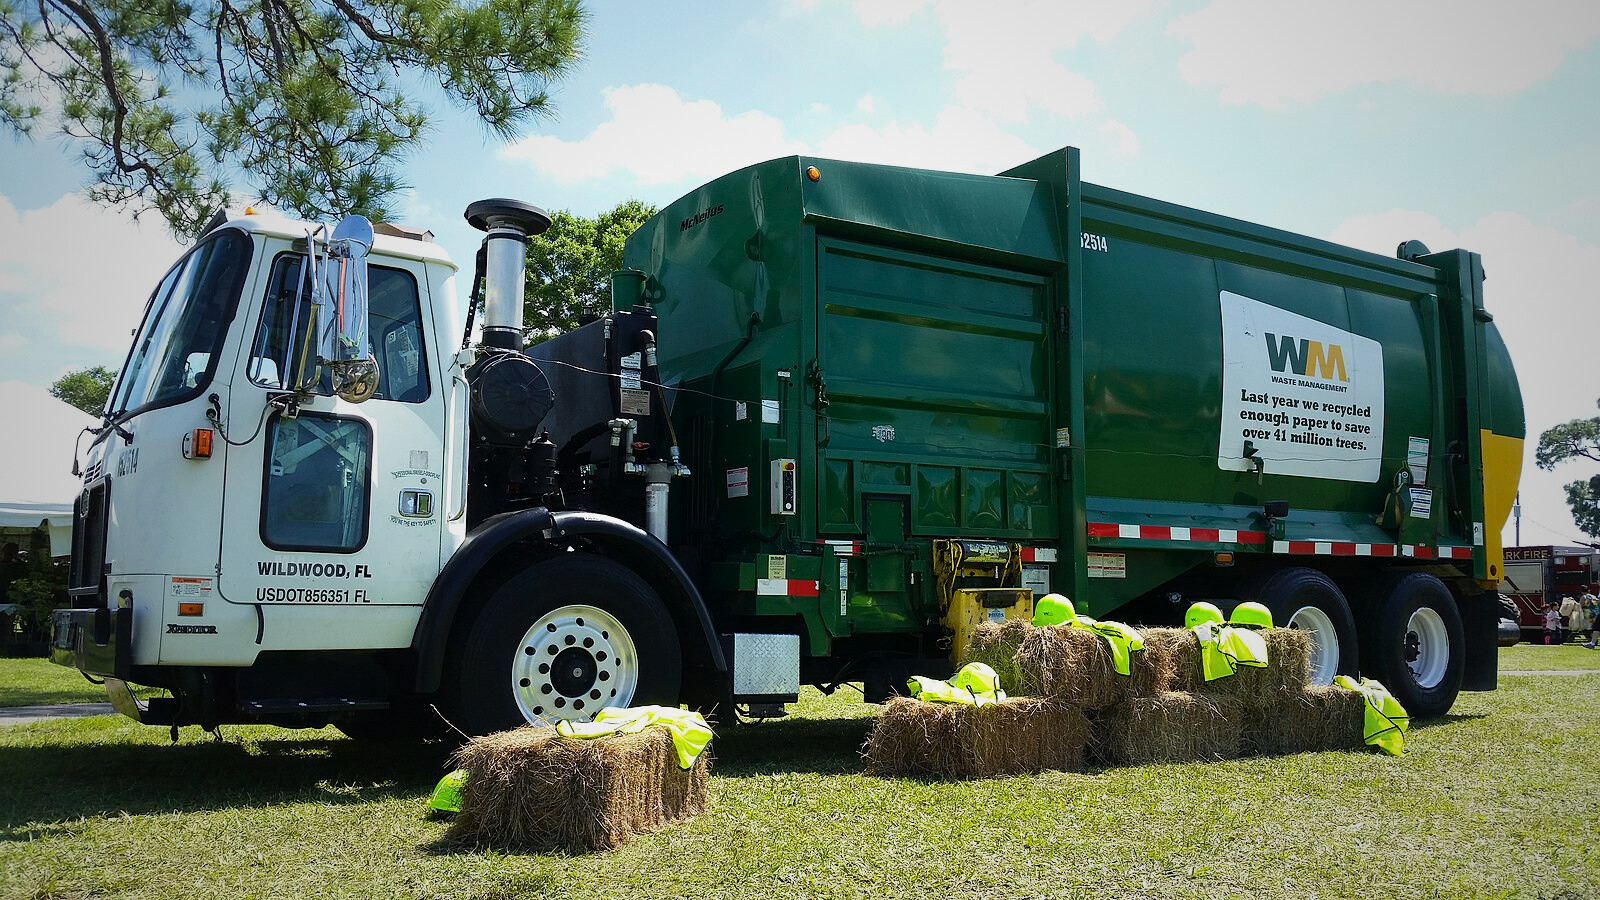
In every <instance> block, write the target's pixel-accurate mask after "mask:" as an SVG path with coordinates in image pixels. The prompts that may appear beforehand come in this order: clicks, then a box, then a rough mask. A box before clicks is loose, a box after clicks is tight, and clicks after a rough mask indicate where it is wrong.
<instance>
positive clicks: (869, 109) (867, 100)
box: [856, 94, 878, 116]
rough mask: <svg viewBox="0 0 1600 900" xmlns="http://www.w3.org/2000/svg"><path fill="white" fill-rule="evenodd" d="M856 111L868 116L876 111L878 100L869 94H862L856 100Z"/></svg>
mask: <svg viewBox="0 0 1600 900" xmlns="http://www.w3.org/2000/svg"><path fill="white" fill-rule="evenodd" d="M856 111H857V112H864V113H866V114H867V115H869V116H870V115H872V114H873V113H875V112H877V111H878V101H876V100H874V99H873V98H872V95H871V94H862V95H861V99H860V100H857V101H856Z"/></svg>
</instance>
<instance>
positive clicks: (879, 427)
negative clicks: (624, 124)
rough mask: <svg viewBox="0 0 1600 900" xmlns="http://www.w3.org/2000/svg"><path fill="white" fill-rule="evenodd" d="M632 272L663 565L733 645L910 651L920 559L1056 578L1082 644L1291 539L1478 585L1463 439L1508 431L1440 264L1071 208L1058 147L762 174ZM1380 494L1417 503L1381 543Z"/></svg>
mask: <svg viewBox="0 0 1600 900" xmlns="http://www.w3.org/2000/svg"><path fill="white" fill-rule="evenodd" d="M809 167H815V171H816V172H817V174H818V178H817V179H816V180H815V181H813V180H811V179H810V178H808V175H807V169H808V168H809ZM626 264H627V265H628V266H629V267H632V268H637V269H639V270H641V271H643V272H645V273H646V275H647V276H648V280H647V283H646V287H645V300H646V302H648V303H650V304H651V305H652V306H653V307H654V309H655V311H656V313H657V315H658V316H659V317H660V332H661V333H660V348H661V353H662V356H661V370H662V373H663V377H664V379H665V380H666V382H667V383H668V384H669V385H670V386H672V387H674V388H677V389H678V390H676V391H675V392H674V399H673V420H674V422H675V423H676V427H677V432H678V437H679V441H680V443H681V444H682V446H683V448H684V452H685V461H686V462H687V463H688V465H689V466H690V468H691V469H692V470H693V472H694V474H693V476H692V477H691V478H688V479H680V480H678V481H677V482H676V483H675V484H674V485H673V488H672V514H673V522H672V533H673V544H674V547H675V549H680V550H681V552H683V553H684V555H685V556H686V558H691V559H693V560H694V561H695V564H696V565H699V566H701V567H702V569H701V570H702V571H704V572H708V573H711V575H710V577H708V584H709V585H710V590H708V592H707V593H708V595H709V596H710V598H711V600H712V602H713V603H714V604H715V605H716V606H717V607H718V609H717V612H718V614H719V615H722V616H726V617H729V620H728V621H730V622H732V623H743V624H742V625H740V624H731V625H729V626H728V629H729V630H732V628H735V627H757V628H763V627H767V626H771V627H774V628H779V629H781V628H783V627H786V626H784V625H781V624H779V623H778V621H777V620H780V619H791V620H799V622H801V623H802V625H801V627H802V628H803V630H804V633H805V634H806V635H807V636H808V641H807V642H806V646H807V648H808V650H807V652H808V653H810V654H811V655H814V656H822V655H827V654H828V653H829V652H830V647H831V646H832V642H833V641H835V640H836V639H839V638H845V637H862V636H868V635H896V634H904V635H926V634H927V633H929V631H930V628H931V626H933V625H934V624H935V623H936V622H937V619H938V617H939V610H938V609H937V608H936V606H937V602H936V600H935V598H934V596H933V582H932V569H931V552H930V547H931V542H932V541H933V540H934V539H938V538H964V539H973V540H999V541H1007V542H1016V543H1018V544H1021V545H1023V546H1025V547H1028V548H1037V549H1040V550H1046V551H1048V550H1054V551H1055V561H1054V562H1053V563H1049V564H1048V566H1049V568H1048V572H1049V575H1048V578H1049V584H1050V586H1051V588H1052V589H1055V590H1059V591H1062V592H1064V593H1067V594H1068V595H1069V596H1071V597H1072V598H1073V599H1074V601H1075V602H1076V603H1077V605H1078V607H1079V609H1080V610H1087V611H1088V612H1090V613H1091V614H1093V615H1096V616H1105V615H1107V614H1108V613H1112V612H1114V611H1116V610H1118V609H1119V608H1121V607H1123V606H1125V605H1126V604H1129V603H1130V602H1132V601H1134V600H1136V599H1139V598H1149V597H1151V596H1155V595H1159V594H1160V593H1162V592H1163V591H1164V590H1165V589H1166V587H1167V586H1169V585H1170V584H1172V583H1173V582H1174V580H1175V579H1183V578H1193V577H1195V576H1196V573H1202V574H1203V573H1206V572H1208V571H1209V572H1220V571H1221V570H1216V569H1214V563H1215V554H1216V553H1217V552H1218V551H1232V552H1234V553H1235V554H1236V557H1237V558H1239V559H1241V560H1246V561H1248V560H1251V559H1255V558H1257V557H1261V558H1265V557H1270V556H1275V555H1281V554H1282V553H1283V552H1284V548H1285V547H1286V546H1287V545H1288V543H1291V542H1292V543H1294V544H1295V545H1296V546H1300V545H1301V542H1306V541H1312V542H1325V543H1338V542H1348V543H1350V544H1357V545H1381V546H1393V547H1400V546H1409V545H1417V546H1424V547H1429V548H1435V547H1469V548H1473V549H1472V552H1471V558H1470V559H1468V558H1464V557H1454V558H1451V559H1450V560H1449V563H1448V564H1449V565H1452V566H1454V567H1455V571H1456V572H1458V573H1459V575H1460V576H1461V577H1462V578H1477V579H1480V580H1481V579H1492V578H1495V577H1498V571H1497V568H1496V569H1495V570H1494V571H1493V572H1492V574H1491V569H1490V567H1491V566H1494V567H1497V566H1498V564H1499V547H1498V541H1497V539H1496V537H1495V536H1496V535H1497V534H1498V531H1499V528H1500V524H1501V522H1500V521H1492V517H1493V515H1494V514H1495V510H1494V509H1493V508H1492V507H1493V506H1494V504H1493V503H1490V502H1488V501H1486V496H1485V491H1484V487H1483V485H1484V480H1485V479H1484V469H1483V467H1484V460H1483V457H1482V453H1481V450H1482V448H1480V446H1479V444H1480V434H1481V433H1482V432H1491V431H1492V432H1493V433H1494V434H1495V435H1499V436H1501V437H1502V438H1505V439H1514V440H1515V441H1520V440H1521V439H1522V438H1523V437H1524V425H1523V415H1522V406H1521V400H1520V393H1519V391H1518V389H1517V384H1516V378H1515V375H1514V373H1513V370H1512V368H1511V364H1510V360H1509V358H1508V356H1507V354H1506V351H1505V347H1504V345H1503V343H1502V342H1501V340H1500V338H1499V335H1498V334H1497V333H1496V331H1495V328H1494V325H1493V323H1492V317H1491V316H1489V315H1488V313H1487V312H1486V311H1485V310H1484V309H1483V305H1482V300H1483V295H1482V280H1481V272H1482V269H1481V263H1480V262H1479V261H1478V258H1477V257H1476V256H1475V255H1473V254H1470V253H1466V252H1465V251H1451V252H1449V253H1439V254H1433V255H1431V256H1427V257H1424V258H1422V259H1421V260H1418V261H1407V260H1401V259H1390V258H1385V257H1381V256H1377V255H1374V254H1370V253H1366V252H1362V251H1358V250H1353V249H1351V248H1347V247H1342V246H1338V245H1335V244H1331V243H1327V242H1324V241H1319V240H1315V239H1312V238H1308V237H1303V236H1299V235H1294V234H1290V233H1287V232H1283V231H1279V230H1276V229H1271V228H1266V227H1262V226H1259V225H1253V224H1250V223H1246V222H1242V221H1238V220H1234V219H1229V218H1226V217H1222V216H1216V215H1212V214H1209V213H1204V212H1200V211H1197V210H1193V209H1188V208H1185V207H1181V206H1177V205H1173V204H1169V203H1164V202H1161V201H1156V200H1152V199H1149V198H1145V197H1140V196H1136V195H1133V194H1128V193H1124V192H1120V191H1115V190H1111V189H1108V188H1102V187H1098V186H1095V185H1092V184H1086V183H1083V182H1082V181H1081V180H1080V178H1079V175H1078V153H1077V151H1076V150H1074V149H1071V148H1067V149H1064V150H1062V151H1058V152H1056V153H1052V154H1049V155H1047V156H1044V157H1041V158H1040V159H1038V160H1035V161H1034V162H1031V163H1028V164H1026V165H1023V166H1020V167H1018V168H1016V169H1014V170H1011V171H1009V172H1006V173H1004V174H1002V175H996V176H980V175H962V174H952V173H946V172H932V171H924V170H916V169H906V168H897V167H892V166H880V165H868V164H859V163H849V162H841V161H835V160H827V159H816V158H808V157H787V158H783V159H777V160H772V161H769V162H765V163H761V164H759V165H755V166H751V167H749V168H746V169H742V170H739V171H737V172H733V173H731V174H729V175H726V176H723V177H721V178H718V179H716V180H715V181H712V182H710V183H708V184H706V185H704V186H702V187H700V188H698V189H697V190H695V191H693V192H692V193H690V194H688V195H686V196H684V197H683V198H681V199H679V200H678V201H677V202H675V203H673V204H672V205H671V206H669V207H667V208H666V209H664V210H662V211H661V212H660V213H659V214H658V215H657V216H655V217H654V218H653V219H651V220H650V221H649V222H648V223H646V224H645V225H644V226H643V227H642V228H641V229H639V231H638V232H636V233H635V234H634V235H633V237H632V238H631V239H630V240H629V242H628V245H627V251H626ZM1341 376H1342V377H1341ZM1263 386H1265V387H1263ZM1273 398H1276V400H1274V399H1273ZM1290 401H1293V402H1294V403H1295V404H1296V405H1295V407H1294V408H1292V409H1290V408H1285V407H1284V406H1283V405H1282V404H1284V403H1287V402H1290ZM1275 403H1276V404H1278V405H1276V406H1275V405H1274V404H1275ZM1301 404H1306V406H1302V405H1301ZM1324 404H1326V406H1324ZM1280 416H1287V417H1288V418H1287V419H1286V420H1283V421H1278V419H1279V417H1280ZM1308 423H1309V424H1308ZM1346 429H1349V430H1346ZM1251 436H1255V437H1251ZM1300 439H1304V443H1301V442H1300ZM1245 440H1249V441H1250V442H1251V445H1250V446H1245V445H1244V444H1243V441H1245ZM1324 441H1327V442H1329V443H1328V444H1327V445H1324V444H1323V443H1322V442H1324ZM1252 457H1254V458H1252ZM1257 459H1259V464H1258V463H1257V461H1256V460H1257ZM781 460H793V461H794V478H795V482H794V490H795V513H794V514H793V515H778V514H775V510H774V501H773V496H774V481H775V480H776V479H778V478H780V477H781V476H780V475H779V473H778V469H777V468H775V465H774V463H775V461H781ZM1503 468H1504V467H1503V466H1502V469H1503ZM1402 470H1407V471H1410V472H1418V473H1422V474H1423V477H1424V479H1425V487H1426V489H1427V490H1428V491H1431V495H1429V496H1428V497H1427V501H1428V502H1427V503H1420V502H1419V505H1416V506H1413V508H1412V510H1411V511H1412V514H1411V515H1409V516H1403V517H1402V519H1401V521H1399V522H1398V523H1397V522H1395V521H1392V520H1390V521H1386V520H1385V519H1384V515H1383V514H1384V511H1385V508H1386V506H1387V505H1389V504H1391V503H1392V501H1393V500H1394V497H1395V494H1396V491H1397V485H1396V478H1397V475H1398V474H1399V473H1400V472H1401V471H1402ZM1330 473H1331V474H1332V477H1329V474H1330ZM1516 475H1517V473H1516V471H1514V469H1513V470H1512V471H1509V472H1506V471H1497V472H1495V473H1491V480H1495V479H1498V480H1499V481H1500V482H1502V483H1503V482H1504V480H1505V479H1506V478H1509V479H1510V481H1511V483H1512V487H1513V489H1514V482H1515V479H1516ZM1401 490H1404V489H1403V488H1402V489H1401ZM1410 496H1411V495H1410V494H1409V493H1407V497H1410ZM1419 497H1420V495H1419ZM1280 500H1281V501H1286V502H1287V503H1288V504H1289V506H1290V509H1291V512H1290V515H1289V516H1288V517H1286V518H1285V519H1282V520H1279V521H1278V522H1276V523H1272V522H1269V521H1267V520H1266V519H1265V517H1264V514H1263V508H1264V505H1265V504H1266V503H1267V502H1269V501H1280ZM1499 515H1501V516H1502V517H1503V515H1504V513H1499ZM1274 525H1276V529H1275V530H1274ZM1161 529H1166V530H1165V531H1162V530H1161ZM1488 532H1492V534H1486V533H1488ZM1228 537H1233V538H1234V540H1232V541H1229V540H1225V538H1228ZM1424 552H1425V553H1428V552H1430V551H1424ZM1040 558H1041V559H1048V556H1047V555H1044V554H1041V556H1040ZM1429 559H1430V562H1432V563H1433V564H1435V565H1437V564H1441V563H1442V561H1440V560H1436V559H1432V558H1431V556H1430V557H1429ZM780 560H781V562H780ZM1417 561H1418V560H1415V559H1410V558H1406V559H1382V560H1370V561H1369V562H1370V564H1371V565H1372V566H1382V565H1395V564H1399V563H1415V562H1417ZM1345 562H1346V563H1349V561H1348V560H1346V561H1345ZM1223 574H1224V575H1225V574H1226V573H1223ZM785 583H787V586H785ZM1218 583H1220V584H1223V585H1226V584H1227V583H1228V582H1227V580H1226V578H1225V577H1224V578H1222V580H1221V581H1219V582H1218ZM752 623H755V624H754V625H752Z"/></svg>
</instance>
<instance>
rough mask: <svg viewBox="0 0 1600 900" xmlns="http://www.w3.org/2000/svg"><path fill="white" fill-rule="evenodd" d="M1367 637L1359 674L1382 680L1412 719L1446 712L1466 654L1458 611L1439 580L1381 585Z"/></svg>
mask: <svg viewBox="0 0 1600 900" xmlns="http://www.w3.org/2000/svg"><path fill="white" fill-rule="evenodd" d="M1368 634H1369V635H1370V637H1369V643H1368V645H1367V650H1368V654H1367V658H1366V665H1365V666H1364V669H1365V670H1366V671H1365V674H1367V675H1369V676H1371V677H1373V678H1376V679H1378V680H1379V681H1381V682H1383V686H1384V687H1386V688H1388V689H1389V693H1391V694H1393V695H1394V698H1395V699H1396V700H1399V701H1400V705H1401V706H1404V707H1405V708H1406V712H1407V713H1409V714H1410V715H1411V717H1412V718H1413V719H1431V718H1435V717H1437V716H1442V715H1444V714H1445V713H1446V712H1449V711H1450V707H1451V705H1452V704H1454V703H1455V702H1456V695H1457V694H1459V693H1460V692H1461V679H1462V676H1463V674H1464V673H1465V672H1466V655H1467V654H1466V636H1465V631H1464V630H1463V629H1462V626H1461V611H1460V610H1459V609H1457V608H1456V601H1455V597H1453V596H1451V594H1450V589H1449V588H1447V587H1445V586H1444V582H1442V581H1440V580H1439V579H1437V578H1435V577H1434V576H1432V575H1429V574H1427V573H1425V572H1413V573H1411V574H1409V575H1403V576H1400V577H1398V578H1395V579H1392V580H1390V581H1388V582H1386V583H1385V584H1384V589H1383V590H1382V592H1381V593H1380V594H1379V595H1378V610H1377V615H1376V616H1375V617H1374V619H1373V621H1372V622H1371V623H1370V625H1369V627H1368ZM1441 642H1442V643H1443V644H1444V646H1442V647H1441V646H1439V645H1440V643H1441Z"/></svg>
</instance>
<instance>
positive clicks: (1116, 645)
mask: <svg viewBox="0 0 1600 900" xmlns="http://www.w3.org/2000/svg"><path fill="white" fill-rule="evenodd" d="M1072 627H1073V628H1082V629H1083V630H1084V631H1092V632H1094V633H1095V634H1098V635H1100V637H1101V638H1103V639H1104V640H1105V642H1106V646H1107V647H1109V648H1111V664H1112V665H1113V666H1115V667H1116V670H1117V674H1118V675H1128V674H1130V673H1131V672H1132V669H1130V668H1129V660H1130V659H1131V658H1132V656H1133V654H1135V653H1137V652H1139V651H1141V650H1143V649H1144V637H1143V636H1142V635H1140V634H1139V632H1137V631H1135V630H1134V629H1133V628H1132V627H1131V626H1128V625H1124V624H1122V623H1121V622H1097V621H1095V620H1094V619H1091V618H1089V617H1088V616H1078V617H1077V618H1075V619H1073V620H1072Z"/></svg>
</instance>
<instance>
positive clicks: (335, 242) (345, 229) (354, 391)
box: [311, 216, 378, 403]
mask: <svg viewBox="0 0 1600 900" xmlns="http://www.w3.org/2000/svg"><path fill="white" fill-rule="evenodd" d="M371 249H372V223H371V222H369V221H367V218H366V217H365V216H346V217H345V218H344V219H343V220H342V221H340V222H339V224H338V225H336V226H334V229H333V234H332V236H331V237H329V239H328V246H327V251H326V254H325V255H324V256H323V258H322V259H321V260H320V261H319V260H318V259H317V254H316V244H315V242H312V244H311V267H312V281H313V285H314V290H315V292H316V300H315V301H314V302H315V304H316V307H317V309H316V312H315V315H314V320H315V321H316V323H317V326H318V334H317V362H318V363H319V364H320V365H323V366H327V367H328V370H329V372H330V373H331V374H332V377H333V392H334V393H335V394H338V395H339V396H340V397H341V398H343V399H344V400H347V401H349V402H351V403H360V402H362V401H364V400H367V399H369V398H371V397H372V395H373V394H375V393H376V392H377V390H378V363H377V360H376V359H375V358H374V357H373V355H372V344H371V341H370V340H369V338H368V331H367V324H368V318H367V314H368V304H367V252H368V251H369V250H371Z"/></svg>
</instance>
